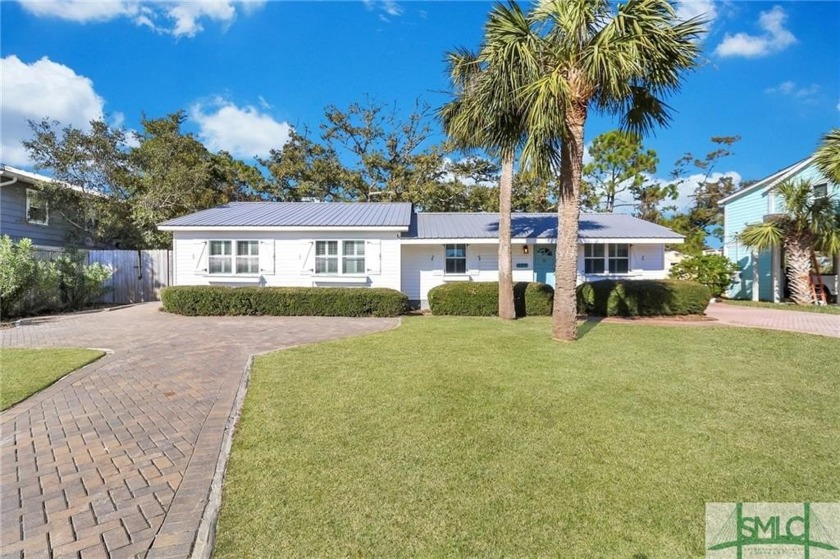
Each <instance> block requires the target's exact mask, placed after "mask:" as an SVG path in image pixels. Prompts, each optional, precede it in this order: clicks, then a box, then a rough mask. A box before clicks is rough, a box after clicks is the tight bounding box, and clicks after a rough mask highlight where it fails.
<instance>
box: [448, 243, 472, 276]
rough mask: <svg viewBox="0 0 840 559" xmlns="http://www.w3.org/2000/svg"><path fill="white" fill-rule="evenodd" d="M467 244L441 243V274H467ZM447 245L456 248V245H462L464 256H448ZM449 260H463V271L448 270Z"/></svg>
mask: <svg viewBox="0 0 840 559" xmlns="http://www.w3.org/2000/svg"><path fill="white" fill-rule="evenodd" d="M467 246H468V245H467V244H466V243H446V244H445V245H443V275H445V276H466V275H467V274H468V271H469V269H468V268H467ZM449 247H454V248H455V249H456V250H457V247H464V256H451V257H450V256H448V255H447V251H448V250H449ZM450 260H463V262H464V271H463V272H448V271H447V268H448V267H449V266H447V264H448V263H449V261H450Z"/></svg>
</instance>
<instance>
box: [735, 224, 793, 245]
mask: <svg viewBox="0 0 840 559" xmlns="http://www.w3.org/2000/svg"><path fill="white" fill-rule="evenodd" d="M784 239H785V230H784V227H783V226H781V224H780V223H778V222H776V221H766V222H763V223H755V224H752V225H747V226H746V227H745V228H744V230H743V231H741V234H740V235H738V240H739V241H740V242H741V244H743V245H745V246H748V247H751V248H754V249H757V250H766V249H769V248H775V247H780V246H782V243H783V242H784Z"/></svg>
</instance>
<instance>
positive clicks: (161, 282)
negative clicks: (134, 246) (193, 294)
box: [88, 250, 172, 304]
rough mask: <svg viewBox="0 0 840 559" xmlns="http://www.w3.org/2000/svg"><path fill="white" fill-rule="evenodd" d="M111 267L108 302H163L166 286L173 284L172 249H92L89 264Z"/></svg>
mask: <svg viewBox="0 0 840 559" xmlns="http://www.w3.org/2000/svg"><path fill="white" fill-rule="evenodd" d="M95 262H98V263H100V264H102V265H103V266H106V267H108V268H111V270H113V274H112V275H111V279H110V280H108V283H109V285H110V286H111V289H110V290H109V292H108V293H107V294H106V295H105V297H104V298H103V301H102V302H104V303H114V304H122V303H142V302H144V301H159V300H160V290H161V288H162V287H166V286H167V285H171V284H172V251H171V250H91V251H89V252H88V263H89V264H93V263H95Z"/></svg>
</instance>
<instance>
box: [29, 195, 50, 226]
mask: <svg viewBox="0 0 840 559" xmlns="http://www.w3.org/2000/svg"><path fill="white" fill-rule="evenodd" d="M36 196H38V197H40V198H41V201H42V202H43V203H44V220H43V221H39V220H35V219H30V218H29V211H30V209H31V207H32V199H33V198H34V197H36ZM24 219H25V220H26V223H29V224H31V225H43V226H45V227H48V226H49V224H50V201H49V200H47V199H46V197H45V196H44V193H43V192H41V191H40V190H36V189H34V188H27V189H26V214H25V215H24Z"/></svg>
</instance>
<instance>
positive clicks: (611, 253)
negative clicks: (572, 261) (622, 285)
mask: <svg viewBox="0 0 840 559" xmlns="http://www.w3.org/2000/svg"><path fill="white" fill-rule="evenodd" d="M629 271H630V245H626V244H608V245H583V272H584V273H585V274H604V273H610V274H626V273H627V272H629Z"/></svg>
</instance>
